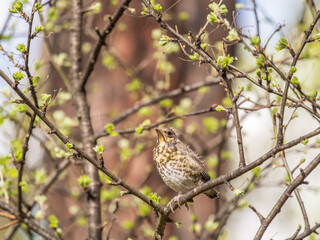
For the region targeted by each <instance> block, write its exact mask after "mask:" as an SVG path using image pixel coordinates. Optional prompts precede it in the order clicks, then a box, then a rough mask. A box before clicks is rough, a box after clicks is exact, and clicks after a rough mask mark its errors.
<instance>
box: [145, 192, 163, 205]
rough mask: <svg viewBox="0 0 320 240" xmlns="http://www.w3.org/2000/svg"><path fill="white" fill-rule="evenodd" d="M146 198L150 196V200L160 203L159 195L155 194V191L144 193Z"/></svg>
mask: <svg viewBox="0 0 320 240" xmlns="http://www.w3.org/2000/svg"><path fill="white" fill-rule="evenodd" d="M146 196H147V197H148V198H150V199H151V200H152V201H154V202H156V203H158V204H159V203H160V200H161V197H160V196H157V193H152V192H150V193H149V194H148V195H146Z"/></svg>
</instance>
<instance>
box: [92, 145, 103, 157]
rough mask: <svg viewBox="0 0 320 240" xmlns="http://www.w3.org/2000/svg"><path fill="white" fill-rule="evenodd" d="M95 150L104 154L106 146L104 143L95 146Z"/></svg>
mask: <svg viewBox="0 0 320 240" xmlns="http://www.w3.org/2000/svg"><path fill="white" fill-rule="evenodd" d="M93 151H95V152H96V153H97V154H98V155H102V154H103V152H104V146H103V145H100V146H95V147H94V148H93Z"/></svg>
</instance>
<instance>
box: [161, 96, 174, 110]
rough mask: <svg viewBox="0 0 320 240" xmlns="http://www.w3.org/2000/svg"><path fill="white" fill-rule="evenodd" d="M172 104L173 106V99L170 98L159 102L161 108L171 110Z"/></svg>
mask: <svg viewBox="0 0 320 240" xmlns="http://www.w3.org/2000/svg"><path fill="white" fill-rule="evenodd" d="M172 104H173V102H172V99H170V98H165V99H162V100H161V101H160V102H159V105H160V107H163V108H169V107H171V106H172Z"/></svg>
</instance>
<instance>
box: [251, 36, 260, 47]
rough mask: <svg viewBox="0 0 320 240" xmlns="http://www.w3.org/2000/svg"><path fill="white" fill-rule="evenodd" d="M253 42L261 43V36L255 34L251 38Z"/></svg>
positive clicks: (254, 43) (255, 43)
mask: <svg viewBox="0 0 320 240" xmlns="http://www.w3.org/2000/svg"><path fill="white" fill-rule="evenodd" d="M250 41H251V43H252V44H253V45H259V44H260V43H261V40H260V37H259V36H253V37H252V38H251V39H250Z"/></svg>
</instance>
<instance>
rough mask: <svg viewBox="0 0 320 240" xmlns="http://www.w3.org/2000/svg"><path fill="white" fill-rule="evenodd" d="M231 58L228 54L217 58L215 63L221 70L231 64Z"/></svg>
mask: <svg viewBox="0 0 320 240" xmlns="http://www.w3.org/2000/svg"><path fill="white" fill-rule="evenodd" d="M233 59H234V58H233V57H230V54H228V56H219V57H218V60H217V63H218V65H219V66H221V67H222V68H226V67H227V66H228V65H229V64H231V63H233Z"/></svg>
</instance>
